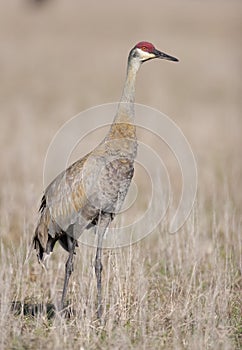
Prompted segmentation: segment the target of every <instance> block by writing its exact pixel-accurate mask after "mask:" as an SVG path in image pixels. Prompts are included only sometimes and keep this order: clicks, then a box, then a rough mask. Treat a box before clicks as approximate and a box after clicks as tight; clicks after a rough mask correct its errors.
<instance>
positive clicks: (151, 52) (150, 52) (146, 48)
mask: <svg viewBox="0 0 242 350" xmlns="http://www.w3.org/2000/svg"><path fill="white" fill-rule="evenodd" d="M130 55H131V56H132V57H135V58H138V59H139V61H140V62H141V63H143V62H146V61H149V60H152V59H154V58H160V59H164V60H168V61H175V62H178V59H177V58H175V57H173V56H170V55H167V54H166V53H164V52H161V51H159V50H157V49H156V48H155V47H154V45H153V44H151V43H149V42H147V41H141V42H139V43H138V44H136V45H135V47H134V48H133V49H132V50H131V52H130Z"/></svg>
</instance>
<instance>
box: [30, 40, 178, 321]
mask: <svg viewBox="0 0 242 350" xmlns="http://www.w3.org/2000/svg"><path fill="white" fill-rule="evenodd" d="M154 58H160V59H166V60H170V61H178V59H177V58H175V57H172V56H169V55H167V54H165V53H163V52H160V51H158V50H157V49H156V48H155V47H154V45H152V44H151V43H148V42H144V41H143V42H139V43H138V44H137V45H136V46H135V47H134V48H133V49H132V50H131V51H130V53H129V56H128V67H127V76H126V81H125V84H124V89H123V93H122V97H121V100H120V103H119V106H118V110H117V113H116V116H115V118H114V121H113V123H112V125H111V127H110V130H109V132H108V134H107V136H106V137H105V138H104V140H103V141H102V142H101V143H100V144H99V145H98V146H97V147H96V148H95V149H94V150H92V151H91V152H90V153H88V154H87V155H86V156H84V157H83V158H82V159H80V160H78V161H77V162H75V163H74V164H72V165H71V166H69V167H68V168H67V169H66V170H64V171H63V172H62V173H61V174H59V175H58V176H57V177H56V178H55V179H54V180H53V181H52V182H51V184H50V185H49V186H48V187H47V188H46V190H45V192H44V195H43V198H42V202H41V205H40V218H39V221H38V224H37V228H36V230H35V235H34V247H35V249H36V251H37V257H38V260H39V262H42V263H44V262H45V259H46V257H47V256H48V255H49V254H50V253H51V252H52V250H53V248H54V245H55V243H56V241H59V242H60V244H61V246H62V247H63V248H64V249H65V250H66V251H67V252H69V257H68V260H67V262H66V269H65V280H64V287H63V292H62V298H61V309H63V308H64V302H65V298H66V293H67V288H68V282H69V278H70V275H71V273H72V271H73V255H74V254H75V248H76V246H77V245H78V244H77V240H78V238H79V236H80V235H81V233H82V232H83V231H84V229H88V228H90V227H91V226H95V231H96V234H97V235H98V237H97V241H98V243H97V251H96V258H95V274H96V279H97V317H98V319H100V318H101V315H102V297H101V273H102V262H101V252H102V240H103V236H104V233H105V231H106V229H107V227H108V226H109V224H110V222H111V221H112V220H113V218H114V216H115V215H116V214H117V213H118V212H119V210H120V208H121V206H122V203H123V201H124V199H125V196H126V194H127V191H128V189H129V186H130V183H131V180H132V177H133V174H134V159H135V157H136V153H137V139H136V128H135V125H134V97H135V79H136V74H137V71H138V70H139V68H140V66H141V64H142V63H143V62H146V61H148V60H151V59H154Z"/></svg>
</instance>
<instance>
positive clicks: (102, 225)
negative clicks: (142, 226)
mask: <svg viewBox="0 0 242 350" xmlns="http://www.w3.org/2000/svg"><path fill="white" fill-rule="evenodd" d="M110 221H111V216H110V215H107V216H102V217H101V215H100V216H99V220H98V227H97V235H98V243H97V252H96V259H95V274H96V279H97V318H98V320H99V321H100V320H101V318H102V312H103V305H102V269H103V267H102V242H103V236H104V234H105V232H106V229H107V227H108V225H109V223H110Z"/></svg>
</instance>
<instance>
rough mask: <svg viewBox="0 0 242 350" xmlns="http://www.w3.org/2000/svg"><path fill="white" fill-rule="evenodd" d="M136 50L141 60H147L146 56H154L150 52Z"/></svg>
mask: <svg viewBox="0 0 242 350" xmlns="http://www.w3.org/2000/svg"><path fill="white" fill-rule="evenodd" d="M137 52H138V53H139V56H140V58H141V59H142V60H147V59H148V58H154V57H155V55H154V54H153V53H150V52H146V51H143V50H141V49H138V48H137Z"/></svg>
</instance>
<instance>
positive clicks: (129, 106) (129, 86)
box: [114, 58, 140, 123]
mask: <svg viewBox="0 0 242 350" xmlns="http://www.w3.org/2000/svg"><path fill="white" fill-rule="evenodd" d="M139 67H140V62H137V61H135V60H134V59H130V58H129V60H128V67H127V75H126V80H125V84H124V88H123V93H122V96H121V99H120V103H119V106H118V111H117V114H116V117H115V119H114V122H115V123H122V122H126V123H133V122H134V100H135V82H136V75H137V72H138V70H139Z"/></svg>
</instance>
